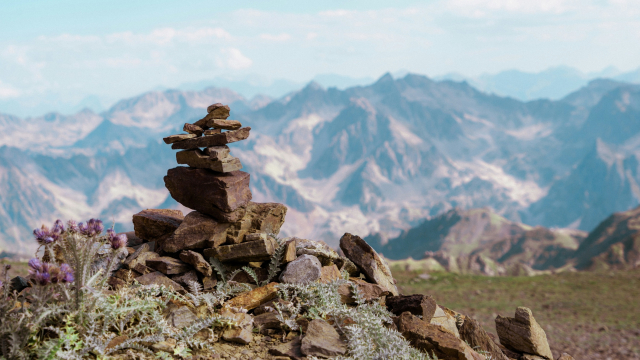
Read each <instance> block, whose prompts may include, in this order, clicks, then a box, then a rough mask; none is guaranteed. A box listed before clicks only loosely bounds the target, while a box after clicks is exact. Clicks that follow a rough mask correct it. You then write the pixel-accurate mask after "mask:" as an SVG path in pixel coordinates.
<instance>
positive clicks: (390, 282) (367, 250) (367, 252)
mask: <svg viewBox="0 0 640 360" xmlns="http://www.w3.org/2000/svg"><path fill="white" fill-rule="evenodd" d="M340 249H342V251H343V252H344V254H345V256H346V257H347V258H348V259H349V260H351V261H353V263H354V264H355V265H356V266H358V268H359V269H360V271H361V272H362V273H363V274H364V275H365V276H366V278H367V280H369V282H372V283H374V284H378V285H380V286H382V287H383V288H384V289H385V290H387V291H389V292H390V293H391V294H393V295H399V293H398V289H397V288H396V285H395V281H394V279H393V275H391V270H390V269H389V266H387V264H386V263H385V262H384V260H382V258H381V257H380V256H379V255H378V253H376V251H375V250H373V248H372V247H371V246H369V244H367V243H366V242H365V241H364V240H362V239H361V238H360V237H359V236H356V235H351V234H349V233H346V234H344V235H343V236H342V238H340Z"/></svg>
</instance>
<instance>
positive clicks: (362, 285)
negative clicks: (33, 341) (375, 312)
mask: <svg viewBox="0 0 640 360" xmlns="http://www.w3.org/2000/svg"><path fill="white" fill-rule="evenodd" d="M349 280H350V281H351V282H353V283H355V284H356V286H357V287H358V290H359V291H360V294H361V295H362V298H363V299H364V300H365V301H366V302H370V301H379V300H380V299H381V298H382V297H383V296H386V295H389V294H390V293H389V292H388V291H387V290H386V289H384V288H383V287H382V286H380V285H377V284H370V283H368V282H366V281H362V280H360V279H354V278H351V279H349ZM352 290H353V289H352V287H351V286H350V285H349V284H342V285H340V286H339V287H338V294H340V300H341V301H342V303H343V304H353V303H355V302H356V299H355V297H354V296H353V291H352Z"/></svg>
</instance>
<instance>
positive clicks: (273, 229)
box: [246, 202, 287, 234]
mask: <svg viewBox="0 0 640 360" xmlns="http://www.w3.org/2000/svg"><path fill="white" fill-rule="evenodd" d="M286 215H287V207H286V206H284V205H282V204H279V203H255V202H250V203H249V205H248V206H247V215H246V216H247V217H249V218H250V219H251V231H252V232H262V233H266V234H278V233H279V232H280V228H281V227H282V224H284V218H285V216H286Z"/></svg>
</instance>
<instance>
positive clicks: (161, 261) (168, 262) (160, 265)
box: [147, 256, 191, 275]
mask: <svg viewBox="0 0 640 360" xmlns="http://www.w3.org/2000/svg"><path fill="white" fill-rule="evenodd" d="M147 266H148V267H150V268H152V269H156V270H158V271H160V272H161V273H163V274H165V275H175V274H182V273H186V272H187V271H189V270H190V269H191V268H190V267H189V265H187V264H185V263H184V262H182V261H180V260H178V259H174V258H172V257H169V256H161V257H157V258H153V259H149V260H147Z"/></svg>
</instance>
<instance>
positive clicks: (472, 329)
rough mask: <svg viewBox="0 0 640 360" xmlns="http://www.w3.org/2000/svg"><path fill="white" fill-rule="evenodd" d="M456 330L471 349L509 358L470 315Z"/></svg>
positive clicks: (499, 358)
mask: <svg viewBox="0 0 640 360" xmlns="http://www.w3.org/2000/svg"><path fill="white" fill-rule="evenodd" d="M387 301H388V300H387ZM387 304H388V302H387ZM458 330H459V332H460V338H461V339H462V340H464V341H466V342H467V344H469V346H471V347H472V348H473V349H476V350H477V349H480V350H483V351H486V352H487V353H489V355H491V359H493V360H509V358H508V357H507V356H506V355H505V354H504V353H503V352H502V350H500V347H499V346H498V345H496V343H495V342H493V340H492V339H491V337H489V335H487V333H486V332H485V331H484V329H483V328H482V326H480V324H478V322H477V321H476V320H474V319H472V318H470V317H467V318H465V319H464V323H462V326H460V328H459V329H458Z"/></svg>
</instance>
